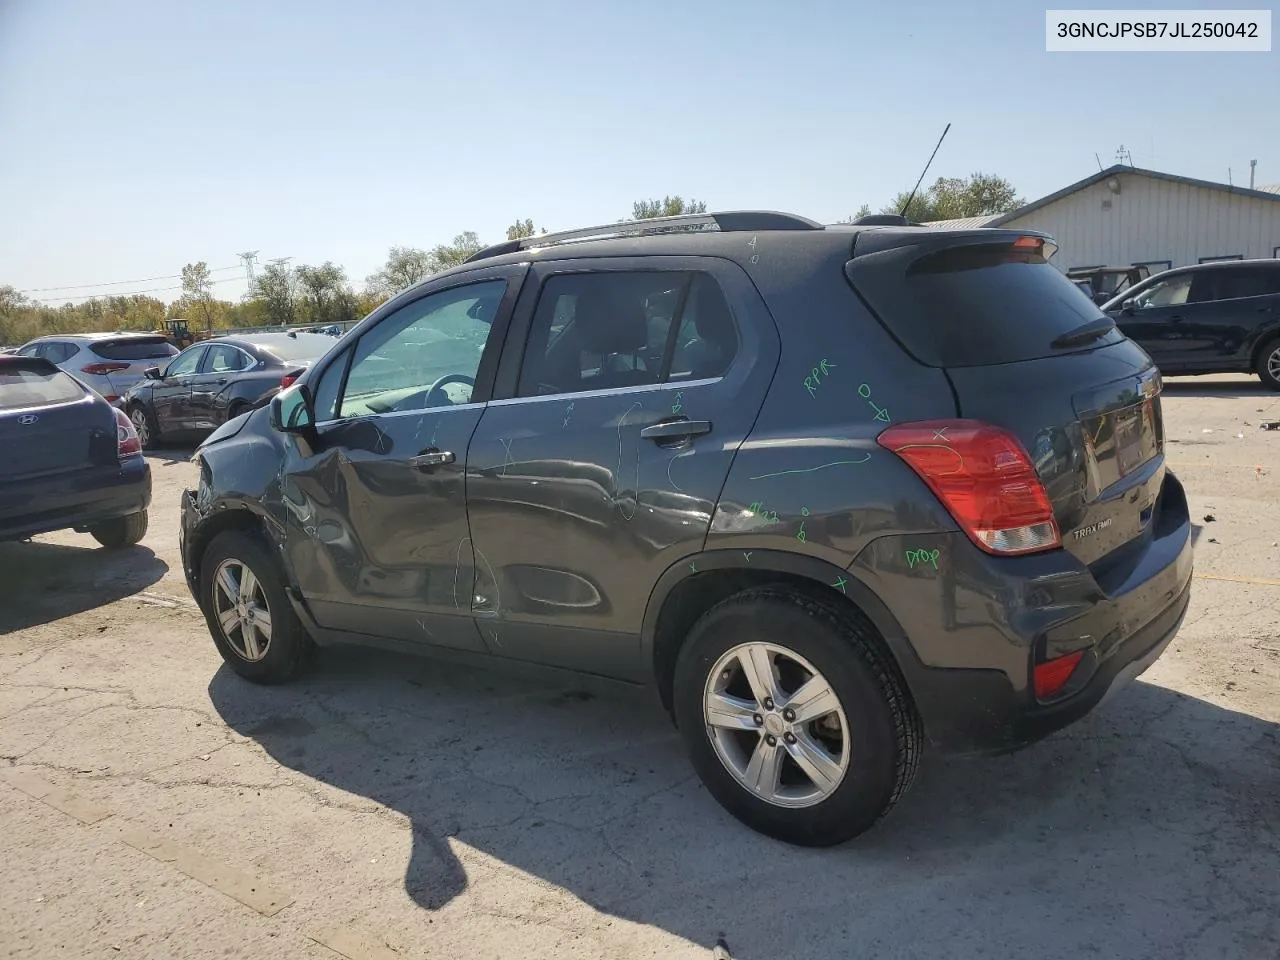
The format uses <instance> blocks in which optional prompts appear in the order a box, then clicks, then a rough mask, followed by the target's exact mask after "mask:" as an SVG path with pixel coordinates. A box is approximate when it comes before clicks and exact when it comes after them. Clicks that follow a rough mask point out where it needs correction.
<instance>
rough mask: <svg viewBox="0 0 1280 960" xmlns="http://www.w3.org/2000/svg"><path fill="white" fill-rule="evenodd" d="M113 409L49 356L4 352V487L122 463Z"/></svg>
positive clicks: (0, 461)
mask: <svg viewBox="0 0 1280 960" xmlns="http://www.w3.org/2000/svg"><path fill="white" fill-rule="evenodd" d="M116 430H117V427H116V421H115V414H114V413H113V412H112V410H111V408H110V407H108V406H107V405H106V404H105V403H103V402H102V401H101V400H100V399H99V398H97V397H95V396H93V395H92V394H91V393H89V392H88V391H86V390H85V389H84V387H82V386H81V385H80V384H78V383H77V382H76V381H75V380H74V379H72V378H71V377H69V376H67V375H66V374H65V373H63V372H62V371H61V370H59V369H58V368H57V367H55V366H53V364H51V363H49V362H48V361H47V360H39V359H36V358H28V357H20V358H19V357H0V450H3V451H4V456H2V457H0V487H3V486H5V485H8V484H11V483H16V482H17V481H34V480H37V479H40V478H47V477H52V476H56V475H59V474H63V473H68V472H71V471H76V470H85V469H92V468H94V467H102V466H112V465H115V464H116V463H117V459H116V451H117V449H118V447H117V437H116Z"/></svg>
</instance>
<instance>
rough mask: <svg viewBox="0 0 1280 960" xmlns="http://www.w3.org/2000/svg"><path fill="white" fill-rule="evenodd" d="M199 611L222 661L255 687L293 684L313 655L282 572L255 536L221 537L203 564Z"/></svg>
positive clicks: (232, 532) (233, 532) (235, 533)
mask: <svg viewBox="0 0 1280 960" xmlns="http://www.w3.org/2000/svg"><path fill="white" fill-rule="evenodd" d="M200 594H201V595H200V601H201V603H200V606H201V607H202V609H203V610H204V615H205V622H206V623H207V624H208V625H209V632H210V633H211V634H212V636H213V642H214V644H215V645H216V646H217V648H218V652H219V653H221V654H222V659H223V660H225V661H226V663H227V666H229V667H230V668H231V669H232V670H234V671H235V672H236V673H238V674H240V676H242V677H244V678H245V679H247V680H252V681H253V682H255V683H281V682H283V681H285V680H288V679H290V678H291V677H293V676H294V674H296V673H297V671H298V669H299V668H300V667H301V666H302V664H303V662H304V660H305V659H306V656H307V654H308V653H310V651H311V647H312V642H311V638H310V637H308V636H307V634H306V632H305V631H304V630H303V627H302V623H301V621H299V620H298V615H297V614H296V613H295V612H294V610H293V607H292V605H291V604H290V603H289V598H288V597H287V596H286V594H285V590H284V581H283V579H282V578H281V576H280V572H279V567H278V565H277V564H276V562H275V561H274V560H273V559H272V558H271V556H270V554H268V553H267V551H266V550H265V549H264V547H263V546H262V544H261V543H260V542H259V541H258V540H257V539H256V538H255V537H253V536H251V535H249V534H247V533H243V532H241V531H239V530H228V531H226V532H225V533H220V534H218V536H216V537H215V538H214V539H213V542H212V543H210V544H209V547H208V549H207V550H206V551H205V555H204V558H203V560H202V562H201V564H200Z"/></svg>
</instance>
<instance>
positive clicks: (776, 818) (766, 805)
mask: <svg viewBox="0 0 1280 960" xmlns="http://www.w3.org/2000/svg"><path fill="white" fill-rule="evenodd" d="M673 706H674V707H675V714H676V722H677V724H678V726H679V728H680V733H681V736H682V737H683V738H684V741H685V746H686V747H687V749H688V751H689V756H690V759H691V761H692V762H693V765H694V768H695V769H696V770H697V771H698V774H699V776H700V777H701V778H702V780H703V782H704V783H705V784H706V786H707V789H708V791H710V793H711V794H712V796H714V797H715V798H716V799H717V800H718V801H719V802H720V803H721V804H722V805H723V806H724V807H725V809H727V810H728V811H729V812H730V813H732V814H733V815H734V816H735V817H737V818H738V819H739V820H741V821H742V822H743V823H745V824H747V825H748V826H750V827H752V828H753V829H755V830H758V831H760V832H761V833H764V834H767V835H768V836H771V837H775V838H777V839H779V840H784V841H786V842H788V843H795V844H800V845H803V846H815V847H822V846H831V845H834V844H837V843H843V842H844V841H846V840H849V839H851V838H852V837H855V836H857V835H858V834H860V833H862V832H863V831H865V830H866V829H868V828H869V827H870V826H871V825H872V824H874V823H875V822H876V821H877V820H878V819H880V817H882V816H883V815H884V814H885V813H886V812H888V810H889V809H890V808H891V807H892V806H893V805H894V804H895V803H896V802H897V801H898V799H899V798H900V797H901V796H902V795H903V793H905V792H906V789H907V787H908V786H909V785H910V783H911V781H912V779H913V778H914V776H915V772H916V768H917V766H918V763H919V757H920V752H921V749H922V746H923V732H922V730H921V726H920V721H919V718H918V716H917V714H916V712H915V709H914V707H913V705H912V704H911V703H910V701H909V700H908V697H907V694H906V691H905V687H904V686H903V684H902V681H901V679H900V677H899V675H898V672H897V668H896V665H895V664H893V662H892V661H891V660H890V659H889V657H888V655H887V653H885V652H884V649H883V647H882V646H881V644H880V642H879V639H878V637H877V636H876V634H875V630H874V628H873V627H872V626H871V624H870V622H868V621H867V620H866V619H865V618H864V617H863V616H862V615H861V614H860V613H859V612H858V611H856V610H846V609H836V608H834V607H831V606H828V605H827V604H825V603H820V602H818V601H816V600H814V599H812V598H810V597H807V596H804V595H802V594H797V593H796V592H794V591H792V590H783V589H782V588H763V589H756V590H749V591H746V592H744V593H741V594H738V595H736V596H734V597H730V598H729V599H728V600H725V601H723V602H722V603H720V604H718V605H717V606H715V607H713V608H712V609H711V610H710V611H708V612H707V613H706V614H704V615H703V617H702V618H701V619H700V620H699V621H698V622H697V624H695V625H694V628H693V630H692V631H691V632H690V634H689V637H688V639H687V640H686V641H685V644H684V646H683V647H682V648H681V650H680V655H679V657H678V659H677V662H676V675H675V684H674V688H673Z"/></svg>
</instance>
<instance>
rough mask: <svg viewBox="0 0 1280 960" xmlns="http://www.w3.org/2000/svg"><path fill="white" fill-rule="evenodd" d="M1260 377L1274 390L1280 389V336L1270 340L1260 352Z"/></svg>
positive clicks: (1264, 383)
mask: <svg viewBox="0 0 1280 960" xmlns="http://www.w3.org/2000/svg"><path fill="white" fill-rule="evenodd" d="M1257 374H1258V379H1259V380H1261V381H1262V383H1263V385H1264V386H1267V387H1269V388H1270V389H1272V390H1280V337H1276V338H1274V339H1272V340H1268V341H1267V342H1266V343H1265V344H1264V345H1263V347H1262V351H1261V352H1260V353H1259V354H1258V366H1257Z"/></svg>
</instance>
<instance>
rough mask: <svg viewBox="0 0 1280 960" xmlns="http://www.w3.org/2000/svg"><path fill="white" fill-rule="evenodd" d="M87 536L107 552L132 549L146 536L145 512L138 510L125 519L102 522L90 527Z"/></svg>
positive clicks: (117, 518)
mask: <svg viewBox="0 0 1280 960" xmlns="http://www.w3.org/2000/svg"><path fill="white" fill-rule="evenodd" d="M89 534H90V535H91V536H92V537H93V539H95V540H97V541H98V543H100V544H102V545H103V546H104V547H106V548H107V549H108V550H122V549H124V548H125V547H132V546H133V545H134V544H136V543H141V542H142V538H143V537H145V536H146V535H147V511H145V510H139V511H138V512H137V513H131V514H129V515H128V516H127V517H116V518H115V519H114V520H104V521H103V522H102V523H97V524H94V525H93V526H92V527H90V528H89Z"/></svg>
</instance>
